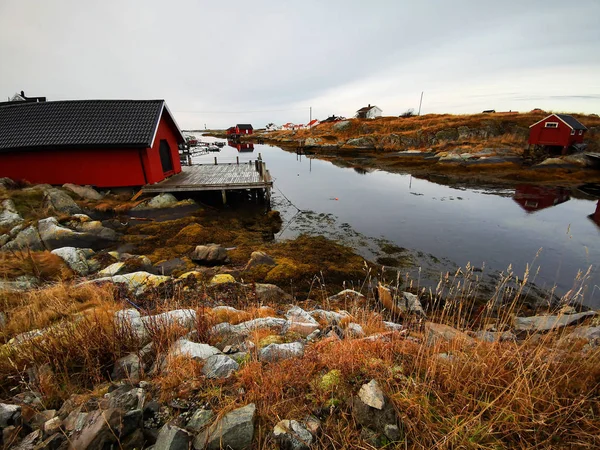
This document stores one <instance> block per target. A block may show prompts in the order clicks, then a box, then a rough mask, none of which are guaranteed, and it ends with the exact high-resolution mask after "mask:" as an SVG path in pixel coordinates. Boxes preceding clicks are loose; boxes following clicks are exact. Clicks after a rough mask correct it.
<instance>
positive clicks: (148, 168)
mask: <svg viewBox="0 0 600 450" xmlns="http://www.w3.org/2000/svg"><path fill="white" fill-rule="evenodd" d="M166 111H167V110H166V108H165V109H163V113H162V115H161V118H160V121H159V123H158V127H157V131H156V136H155V138H154V142H153V145H152V147H148V148H145V149H144V148H79V149H78V148H68V149H43V150H26V149H21V150H18V151H10V152H5V153H0V177H9V178H12V179H14V180H27V181H29V182H30V183H48V184H54V185H62V184H64V183H74V184H81V185H86V184H89V185H92V186H96V187H118V186H142V185H144V184H151V183H157V182H159V181H162V180H164V179H165V178H166V177H168V176H170V175H173V174H176V173H179V172H181V163H180V161H179V150H178V144H179V142H180V141H182V137H181V133H180V132H179V130H178V128H177V126H176V125H175V123H174V122H173V120H172V119H171V117H170V115H169V114H168V113H166ZM161 140H166V141H167V143H168V144H169V148H170V150H171V160H172V162H173V170H171V171H169V172H166V173H164V172H163V169H162V164H161V160H160V154H159V147H160V141H161Z"/></svg>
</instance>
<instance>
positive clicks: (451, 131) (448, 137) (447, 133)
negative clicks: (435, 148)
mask: <svg viewBox="0 0 600 450" xmlns="http://www.w3.org/2000/svg"><path fill="white" fill-rule="evenodd" d="M435 139H436V141H437V142H439V141H455V140H457V139H458V130H457V129H456V128H448V129H445V130H440V131H438V132H437V133H435Z"/></svg>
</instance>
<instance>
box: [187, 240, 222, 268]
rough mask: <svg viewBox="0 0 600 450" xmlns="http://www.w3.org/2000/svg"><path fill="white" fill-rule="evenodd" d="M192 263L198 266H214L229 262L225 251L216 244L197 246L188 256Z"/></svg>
mask: <svg viewBox="0 0 600 450" xmlns="http://www.w3.org/2000/svg"><path fill="white" fill-rule="evenodd" d="M190 258H191V259H192V261H194V262H195V263H196V264H199V265H208V266H211V265H212V266H215V265H221V264H225V263H227V262H229V256H227V250H226V249H225V248H224V247H221V246H220V245H218V244H207V245H198V246H197V247H196V249H195V250H194V251H193V252H192V254H191V255H190Z"/></svg>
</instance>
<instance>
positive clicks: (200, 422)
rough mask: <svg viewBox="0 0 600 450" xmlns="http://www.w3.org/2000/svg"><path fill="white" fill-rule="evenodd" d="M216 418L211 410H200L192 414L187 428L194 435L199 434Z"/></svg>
mask: <svg viewBox="0 0 600 450" xmlns="http://www.w3.org/2000/svg"><path fill="white" fill-rule="evenodd" d="M214 416H215V413H213V412H212V411H211V410H210V409H199V410H197V411H195V412H194V413H193V414H192V416H191V417H190V419H189V420H188V421H187V424H186V425H185V427H186V429H187V430H189V431H191V432H193V433H199V432H200V431H202V430H203V429H204V428H206V426H207V425H208V424H210V423H211V422H212V420H213V418H214Z"/></svg>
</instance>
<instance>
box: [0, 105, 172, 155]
mask: <svg viewBox="0 0 600 450" xmlns="http://www.w3.org/2000/svg"><path fill="white" fill-rule="evenodd" d="M163 108H165V102H164V100H65V101H54V102H39V103H29V102H22V101H17V102H13V103H5V104H2V105H0V152H2V151H8V150H18V149H42V148H56V147H61V148H64V147H75V148H83V147H87V148H89V147H95V146H98V147H107V146H128V147H130V146H134V147H142V148H146V147H148V146H150V145H151V144H152V140H153V138H154V134H155V131H156V128H157V126H158V121H159V119H160V117H161V113H162V111H163ZM181 139H182V140H183V138H181Z"/></svg>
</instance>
